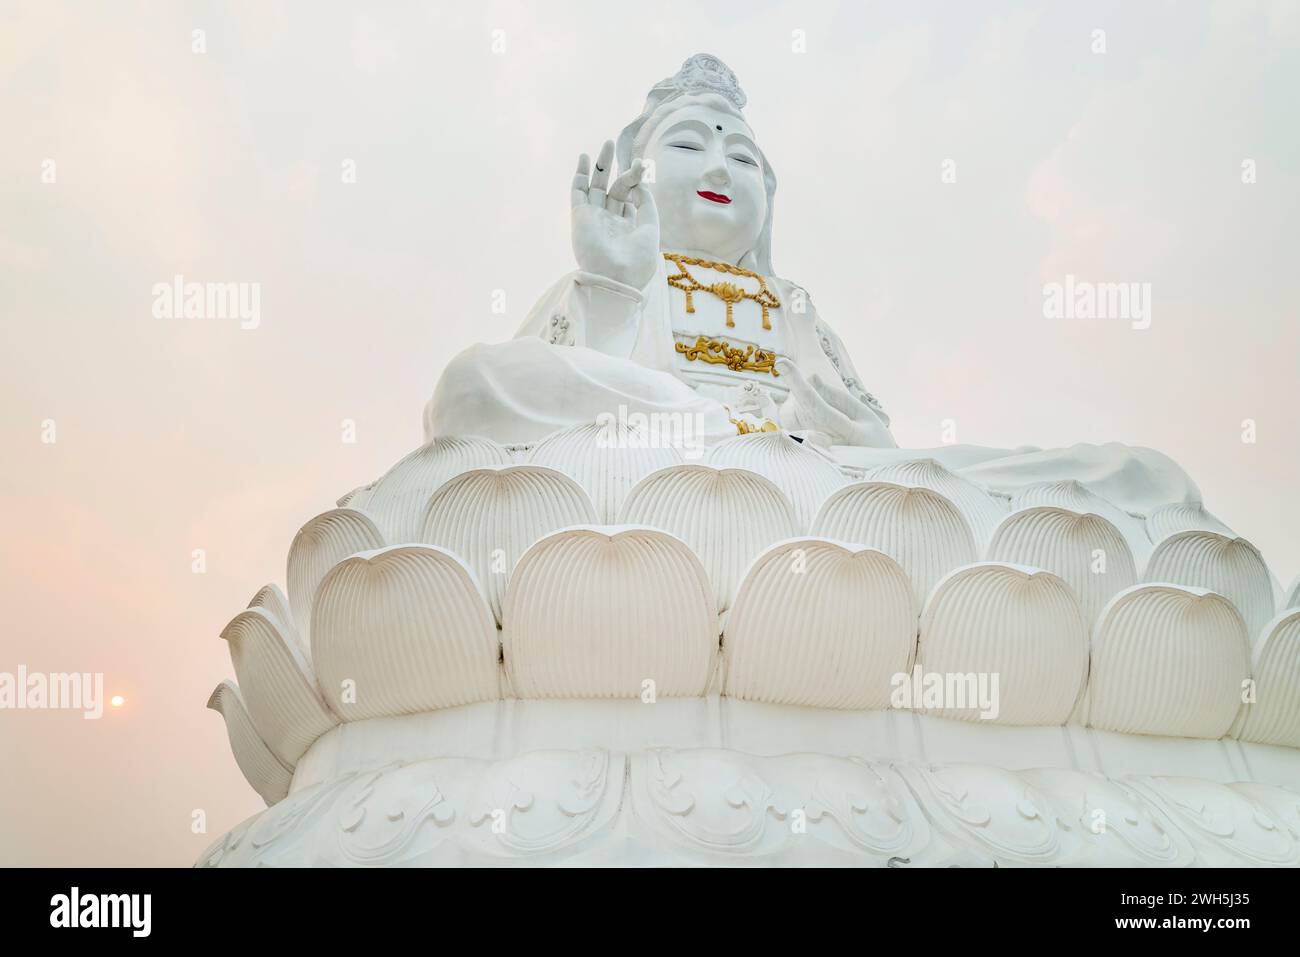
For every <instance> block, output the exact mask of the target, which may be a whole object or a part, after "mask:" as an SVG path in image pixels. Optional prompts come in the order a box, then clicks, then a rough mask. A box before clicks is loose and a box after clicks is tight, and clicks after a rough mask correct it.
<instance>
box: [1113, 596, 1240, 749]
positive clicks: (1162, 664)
mask: <svg viewBox="0 0 1300 957" xmlns="http://www.w3.org/2000/svg"><path fill="white" fill-rule="evenodd" d="M1249 674H1250V641H1249V639H1248V638H1247V636H1246V626H1245V623H1244V622H1243V621H1242V619H1241V615H1240V614H1238V613H1237V609H1236V608H1234V607H1233V605H1232V603H1231V602H1230V601H1228V600H1227V599H1226V598H1224V597H1223V596H1222V595H1216V594H1214V593H1213V592H1209V591H1206V590H1205V589H1202V588H1186V587H1184V586H1181V585H1167V584H1144V585H1134V586H1133V587H1132V588H1129V589H1126V590H1124V591H1122V592H1120V593H1119V594H1118V595H1116V596H1115V597H1114V598H1112V599H1111V600H1110V604H1108V605H1107V606H1106V608H1105V610H1103V611H1102V613H1101V618H1100V619H1099V621H1098V622H1097V629H1096V634H1095V636H1094V637H1093V642H1092V675H1091V677H1090V678H1089V681H1088V724H1089V725H1090V726H1091V727H1094V728H1101V729H1104V730H1106V731H1119V732H1122V733H1125V734H1161V735H1171V736H1174V737H1184V738H1220V737H1222V736H1223V735H1224V734H1226V733H1227V731H1228V728H1229V727H1230V726H1231V725H1232V721H1233V718H1234V717H1235V716H1236V714H1237V709H1238V705H1239V704H1240V702H1241V689H1242V682H1243V681H1244V680H1245V679H1246V677H1247V676H1248V675H1249Z"/></svg>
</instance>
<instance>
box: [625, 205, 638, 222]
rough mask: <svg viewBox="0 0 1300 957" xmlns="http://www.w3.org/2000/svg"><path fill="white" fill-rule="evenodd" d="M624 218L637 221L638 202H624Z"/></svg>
mask: <svg viewBox="0 0 1300 957" xmlns="http://www.w3.org/2000/svg"><path fill="white" fill-rule="evenodd" d="M623 218H624V219H626V220H627V221H628V222H629V223H635V222H636V204H635V203H624V204H623Z"/></svg>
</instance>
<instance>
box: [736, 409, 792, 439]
mask: <svg viewBox="0 0 1300 957" xmlns="http://www.w3.org/2000/svg"><path fill="white" fill-rule="evenodd" d="M728 411H730V410H728ZM727 418H728V419H730V420H731V424H732V425H734V426H735V427H736V433H737V434H738V435H751V434H753V433H755V432H780V431H781V427H780V426H779V425H777V424H776V423H775V422H773V421H772V420H771V419H764V420H763V424H762V425H759V424H758V423H757V422H746V421H745V420H744V419H733V418H732V417H731V416H730V415H728V416H727Z"/></svg>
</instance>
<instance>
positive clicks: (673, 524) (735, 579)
mask: <svg viewBox="0 0 1300 957" xmlns="http://www.w3.org/2000/svg"><path fill="white" fill-rule="evenodd" d="M619 522H620V523H621V524H624V525H647V526H650V527H652V528H660V529H663V530H664V531H666V532H671V533H672V534H673V535H676V536H677V537H678V538H680V539H681V540H682V541H683V542H685V543H686V544H687V545H689V546H690V548H691V550H692V551H693V552H695V554H696V555H697V556H698V557H699V559H700V561H701V562H702V563H703V564H704V569H705V572H706V573H707V574H708V576H709V580H710V582H712V584H713V588H714V590H715V592H716V594H717V597H718V611H719V612H723V611H726V610H727V608H728V607H729V606H730V604H731V600H732V597H733V596H734V595H735V592H736V588H737V587H738V586H739V585H740V577H741V575H743V574H744V573H745V569H747V568H748V567H749V566H750V564H751V563H752V562H753V561H754V559H755V558H757V557H758V556H759V554H761V553H762V552H763V551H765V550H766V549H767V548H768V547H769V546H771V545H774V544H775V543H777V542H779V541H781V540H783V539H787V538H793V537H794V536H795V535H797V534H798V519H797V518H796V517H795V512H794V506H793V505H792V504H791V503H790V500H789V499H788V498H786V496H785V495H784V493H782V491H781V490H780V489H779V488H777V487H776V485H774V484H773V483H772V482H771V481H770V480H768V479H765V478H764V477H763V476H761V475H759V474H757V473H756V472H750V471H747V470H745V469H719V468H714V467H712V466H709V465H693V464H686V465H674V466H669V467H668V468H666V469H660V470H659V471H657V472H654V473H651V474H650V475H647V476H646V477H645V478H643V479H642V480H641V481H640V482H638V483H637V484H636V486H635V487H634V488H633V489H632V491H631V492H630V493H629V494H628V497H627V499H626V500H625V501H624V502H623V508H622V510H621V511H620V513H619Z"/></svg>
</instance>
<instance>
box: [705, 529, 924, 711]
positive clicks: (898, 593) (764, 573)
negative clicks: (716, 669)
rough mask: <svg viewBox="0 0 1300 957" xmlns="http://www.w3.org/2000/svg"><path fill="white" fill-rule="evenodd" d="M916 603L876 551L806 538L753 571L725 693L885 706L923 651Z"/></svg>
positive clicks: (745, 586)
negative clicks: (901, 675)
mask: <svg viewBox="0 0 1300 957" xmlns="http://www.w3.org/2000/svg"><path fill="white" fill-rule="evenodd" d="M916 609H917V605H916V601H915V599H914V597H913V595H912V585H911V582H909V581H908V579H907V574H906V573H905V572H904V571H903V569H902V568H901V567H900V566H899V564H898V563H897V562H896V561H894V560H893V559H892V558H890V557H889V556H888V555H886V554H885V553H884V552H881V551H877V550H876V549H872V548H852V547H845V546H844V545H841V544H839V543H837V542H831V541H828V540H825V539H816V538H799V539H793V540H791V541H787V542H782V543H781V544H779V545H777V546H775V547H773V548H772V549H770V550H769V551H767V552H765V553H764V554H763V555H762V556H761V557H760V558H759V559H758V560H757V561H756V562H755V563H754V565H753V567H752V568H750V570H749V572H748V574H746V576H745V580H744V582H743V583H742V584H741V586H740V592H739V593H738V594H737V596H736V603H735V606H734V607H733V608H732V611H731V614H730V616H729V617H728V619H727V629H726V638H725V640H724V642H723V652H724V661H725V666H726V685H725V693H726V694H727V695H729V696H731V697H733V698H738V699H740V700H746V701H768V702H773V703H777V704H795V705H810V706H814V707H820V708H885V707H888V706H889V695H890V690H891V679H892V678H893V676H894V675H895V674H898V673H900V672H904V673H905V672H908V671H910V670H911V667H912V658H913V655H914V654H915V650H916Z"/></svg>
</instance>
